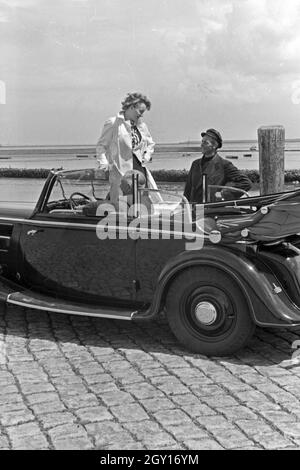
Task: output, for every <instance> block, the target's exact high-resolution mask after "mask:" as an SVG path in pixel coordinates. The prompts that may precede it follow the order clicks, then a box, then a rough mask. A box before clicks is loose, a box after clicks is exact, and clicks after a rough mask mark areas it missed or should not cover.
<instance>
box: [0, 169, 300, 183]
mask: <svg viewBox="0 0 300 470" xmlns="http://www.w3.org/2000/svg"><path fill="white" fill-rule="evenodd" d="M50 171H51V170H50V169H47V168H0V178H28V179H30V178H33V179H40V178H42V179H45V178H47V176H48V174H49V172H50ZM242 171H243V173H244V174H246V175H247V176H248V178H249V179H250V180H251V181H252V183H259V172H258V170H242ZM151 173H152V175H153V178H154V179H155V180H156V181H159V182H170V183H172V182H174V183H175V182H185V181H186V179H187V175H188V170H185V169H184V170H153V171H152V172H151ZM284 181H285V183H293V184H298V183H300V170H298V169H294V170H286V171H285V177H284Z"/></svg>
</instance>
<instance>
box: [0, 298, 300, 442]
mask: <svg viewBox="0 0 300 470" xmlns="http://www.w3.org/2000/svg"><path fill="white" fill-rule="evenodd" d="M299 337H300V332H299V331H298V333H297V332H289V331H288V330H284V329H280V330H275V329H274V330H270V329H268V330H262V329H258V330H257V333H256V335H255V337H254V338H253V340H252V341H251V342H250V343H249V346H248V347H247V348H245V349H244V350H242V351H241V352H240V353H239V354H236V355H235V356H234V357H227V358H210V359H208V358H206V357H204V356H199V355H196V354H191V353H189V352H187V351H186V350H184V349H183V348H182V347H181V346H180V345H179V344H178V342H177V341H176V340H175V338H174V337H173V335H172V333H171V332H170V330H169V328H168V325H167V323H166V321H165V319H164V318H163V317H161V318H160V319H158V320H157V321H155V322H149V323H139V324H137V323H130V322H125V321H123V322H121V321H112V320H100V319H91V318H84V317H76V316H66V315H59V314H48V313H46V312H38V311H34V310H24V309H21V308H15V307H14V308H12V307H8V308H4V309H3V307H1V312H0V348H1V349H0V449H103V450H112V449H144V450H147V449H152V450H154V449H161V450H170V449H175V450H189V449H190V450H202V449H300V401H299V392H300V366H298V367H297V366H296V367H293V368H290V369H288V368H285V367H283V366H282V364H281V362H282V361H283V360H285V359H289V358H290V357H291V344H292V342H293V341H294V340H296V339H299Z"/></svg>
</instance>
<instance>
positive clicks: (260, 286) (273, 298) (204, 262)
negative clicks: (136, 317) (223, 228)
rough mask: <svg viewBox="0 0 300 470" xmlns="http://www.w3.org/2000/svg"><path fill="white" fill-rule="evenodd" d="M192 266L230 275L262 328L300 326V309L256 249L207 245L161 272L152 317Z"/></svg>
mask: <svg viewBox="0 0 300 470" xmlns="http://www.w3.org/2000/svg"><path fill="white" fill-rule="evenodd" d="M192 266H203V268H204V269H205V268H206V267H207V266H212V267H216V268H219V269H220V270H223V271H224V272H226V273H227V274H229V275H230V276H231V277H232V279H233V280H234V281H235V282H236V283H237V284H238V285H239V287H240V289H241V290H242V292H243V294H244V296H245V299H246V301H247V304H248V306H249V311H250V314H251V316H252V319H253V321H254V322H255V323H256V324H257V325H259V326H296V325H299V324H300V309H299V308H298V307H297V306H296V305H295V304H294V303H293V302H292V301H291V299H290V298H289V297H288V295H287V294H286V293H285V291H284V289H283V287H282V286H281V285H280V282H279V281H278V279H277V277H276V276H275V274H274V273H273V272H272V270H271V269H270V268H268V267H267V266H266V265H265V264H264V263H263V262H262V261H261V260H260V259H259V256H257V255H256V254H255V251H254V250H249V251H248V252H246V249H234V248H231V247H228V246H226V247H224V246H207V247H204V248H203V249H202V250H199V251H189V252H183V253H181V254H180V255H177V256H176V257H174V258H173V259H172V260H170V262H169V263H168V264H167V265H166V266H165V267H164V269H163V270H162V272H161V274H160V276H159V279H158V282H157V286H156V290H155V294H154V297H153V301H152V304H151V307H150V309H149V310H148V314H149V316H154V315H156V314H157V313H158V312H159V311H160V310H161V309H162V308H163V307H164V303H165V299H166V295H167V293H168V289H169V286H170V285H171V283H172V281H173V280H174V279H175V277H176V276H178V275H179V274H180V273H182V272H183V270H185V269H189V268H191V267H192Z"/></svg>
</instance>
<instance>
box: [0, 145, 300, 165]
mask: <svg viewBox="0 0 300 470" xmlns="http://www.w3.org/2000/svg"><path fill="white" fill-rule="evenodd" d="M198 145H199V144H197V143H195V142H194V143H182V144H157V145H156V149H155V153H154V155H153V161H152V163H149V164H148V165H149V169H150V170H160V169H165V170H172V169H174V170H180V169H189V168H190V166H191V164H192V162H193V160H195V159H196V158H199V157H200V155H201V154H200V153H198V152H197V150H198ZM253 146H254V147H256V148H258V144H257V142H256V141H253V140H249V141H246V140H244V141H227V142H224V145H223V147H222V149H221V150H220V152H219V153H220V155H221V156H223V157H224V158H228V157H232V156H233V157H237V158H234V159H231V158H230V159H229V161H231V162H232V163H233V164H234V165H235V166H236V167H237V168H239V169H249V170H252V169H256V170H258V164H259V155H258V151H257V150H250V148H251V147H253ZM245 155H248V156H245ZM96 164H97V162H96V159H95V147H94V146H91V145H90V146H88V145H83V146H71V145H70V146H19V147H12V146H11V147H4V146H3V147H1V146H0V165H1V166H2V167H5V168H9V167H10V168H61V167H62V168H64V169H68V170H69V169H80V168H94V167H95V166H96ZM299 168H300V139H294V140H287V141H286V150H285V169H286V170H291V169H299Z"/></svg>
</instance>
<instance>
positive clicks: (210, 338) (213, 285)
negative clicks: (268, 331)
mask: <svg viewBox="0 0 300 470" xmlns="http://www.w3.org/2000/svg"><path fill="white" fill-rule="evenodd" d="M166 313H167V319H168V322H169V325H170V327H171V330H172V331H173V333H174V334H175V336H176V337H177V338H178V340H179V341H180V342H181V343H182V344H183V345H184V346H186V347H187V348H188V349H189V350H191V351H194V352H197V353H200V354H204V355H207V356H224V355H230V354H232V353H234V352H235V351H237V350H238V349H240V348H242V347H243V346H244V345H245V344H246V343H247V341H248V340H249V339H250V337H251V336H252V335H253V333H254V330H255V324H254V322H253V320H252V318H251V317H250V313H249V307H248V304H247V301H246V299H245V297H244V295H243V292H242V291H241V289H240V287H239V286H238V284H237V283H236V281H234V279H232V277H231V276H230V275H229V274H227V273H226V272H224V271H222V270H221V269H218V268H214V267H205V266H204V267H200V266H199V267H198V266H197V267H193V268H189V269H187V270H185V271H184V272H183V273H182V274H180V275H179V276H177V277H176V279H175V280H174V281H173V282H172V284H171V286H170V288H169V291H168V294H167V299H166Z"/></svg>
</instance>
